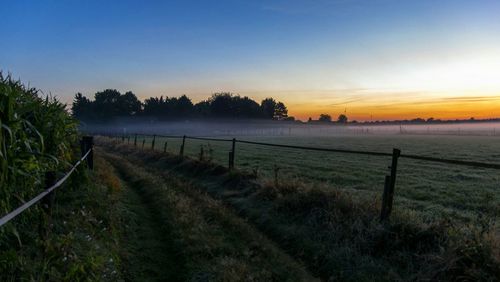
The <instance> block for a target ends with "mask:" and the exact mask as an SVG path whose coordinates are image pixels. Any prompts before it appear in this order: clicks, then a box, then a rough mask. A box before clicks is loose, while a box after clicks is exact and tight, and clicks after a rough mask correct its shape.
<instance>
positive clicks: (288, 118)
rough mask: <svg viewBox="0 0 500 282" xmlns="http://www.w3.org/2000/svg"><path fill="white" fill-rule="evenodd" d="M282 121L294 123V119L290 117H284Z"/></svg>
mask: <svg viewBox="0 0 500 282" xmlns="http://www.w3.org/2000/svg"><path fill="white" fill-rule="evenodd" d="M283 120H286V121H295V117H292V116H288V117H286V118H285V119H283Z"/></svg>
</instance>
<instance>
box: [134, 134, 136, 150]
mask: <svg viewBox="0 0 500 282" xmlns="http://www.w3.org/2000/svg"><path fill="white" fill-rule="evenodd" d="M134 147H137V134H135V136H134Z"/></svg>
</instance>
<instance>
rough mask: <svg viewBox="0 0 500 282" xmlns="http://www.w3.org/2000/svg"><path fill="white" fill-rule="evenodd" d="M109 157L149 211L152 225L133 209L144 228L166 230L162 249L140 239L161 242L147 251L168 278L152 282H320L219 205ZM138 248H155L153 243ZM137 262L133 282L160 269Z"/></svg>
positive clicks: (133, 226) (181, 184) (180, 183)
mask: <svg viewBox="0 0 500 282" xmlns="http://www.w3.org/2000/svg"><path fill="white" fill-rule="evenodd" d="M106 158H107V159H108V160H110V162H111V163H113V165H114V166H115V167H116V168H117V171H119V173H120V175H121V176H122V178H123V179H124V182H125V183H127V184H126V185H127V186H128V187H129V188H130V190H133V191H135V192H132V193H133V195H131V198H129V199H132V200H133V198H136V199H137V200H136V201H135V202H136V203H137V202H138V201H140V202H142V207H148V208H147V209H148V210H149V211H145V213H146V214H149V216H146V217H148V218H149V220H145V218H146V217H145V216H140V214H138V213H137V211H138V209H140V208H138V207H135V208H134V207H131V206H130V203H129V205H128V206H129V209H128V210H129V211H130V212H134V211H135V213H136V216H135V218H137V219H141V220H142V221H141V222H142V223H141V224H142V225H143V226H144V225H149V223H147V222H146V223H145V222H144V221H150V223H151V221H152V222H155V223H156V226H155V227H156V228H154V229H156V230H164V233H163V237H162V238H163V239H162V240H163V241H162V242H160V243H159V244H157V243H158V242H159V241H158V240H154V239H151V238H144V237H142V238H139V239H142V240H146V241H148V240H149V241H150V242H156V243H153V246H154V247H153V248H148V247H146V248H144V247H143V248H141V249H142V250H144V249H146V250H145V252H146V253H151V254H152V255H151V256H152V257H150V260H153V261H156V260H158V261H162V267H163V270H165V271H166V273H164V274H163V276H162V275H158V276H156V277H151V276H150V277H149V279H150V280H151V279H152V280H155V279H157V280H161V279H163V280H164V279H165V278H166V277H169V281H174V280H184V281H313V280H314V278H312V277H311V276H310V275H309V274H308V273H307V272H306V271H304V268H303V267H302V266H301V265H300V264H299V263H298V262H296V261H294V260H293V259H291V258H290V257H288V256H287V255H286V254H284V253H283V252H281V251H280V250H279V249H278V248H276V247H275V246H274V245H273V243H272V242H270V241H269V240H268V239H266V238H265V237H264V236H262V235H261V234H260V233H259V232H257V231H256V230H254V229H253V228H252V227H250V226H249V225H248V224H247V223H246V222H245V221H244V220H242V219H241V218H239V217H238V216H236V215H235V214H233V213H232V211H231V210H229V209H227V208H225V207H224V206H223V205H222V204H221V203H220V202H219V201H217V200H214V199H213V198H211V197H209V196H208V195H206V194H204V193H200V192H199V191H198V190H196V189H193V187H191V186H190V185H189V184H187V183H186V182H184V181H179V180H178V179H163V178H161V177H158V176H157V175H155V174H151V173H150V172H148V171H147V170H145V169H144V168H141V167H139V166H136V165H133V164H131V163H130V162H129V161H127V160H125V159H124V158H122V157H116V156H113V155H111V154H107V155H106ZM137 215H138V216H137ZM151 215H154V216H153V217H152V216H151ZM132 217H134V216H132ZM137 225H138V222H133V221H132V222H129V223H128V225H127V227H126V228H127V229H130V228H131V229H132V230H134V229H137ZM151 232H156V231H151ZM139 233H141V232H139ZM138 244H139V245H143V246H144V245H149V243H148V242H142V243H138ZM162 248H164V249H168V253H169V254H170V258H169V257H165V256H164V257H163V258H162V257H160V254H158V253H156V254H155V253H154V252H155V250H156V251H158V250H161V249H162ZM132 252H134V251H133V248H132ZM172 256H174V257H175V260H172ZM133 261H136V263H135V269H136V270H133V271H132V272H130V276H129V279H132V280H136V279H134V277H135V278H137V277H140V276H137V275H140V273H141V271H137V269H147V268H148V267H153V268H155V267H154V265H152V262H151V261H149V260H144V259H136V260H133V259H132V261H131V262H133ZM132 264H134V263H132ZM132 264H131V265H132ZM153 264H154V262H153ZM156 269H158V268H156ZM169 272H170V274H168V273H169ZM172 272H173V274H172ZM168 275H170V276H168Z"/></svg>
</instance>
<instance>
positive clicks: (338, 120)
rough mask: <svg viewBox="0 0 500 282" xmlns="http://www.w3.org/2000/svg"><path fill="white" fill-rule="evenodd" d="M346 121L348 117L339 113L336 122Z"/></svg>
mask: <svg viewBox="0 0 500 282" xmlns="http://www.w3.org/2000/svg"><path fill="white" fill-rule="evenodd" d="M347 121H348V118H347V116H346V115H344V114H341V115H339V117H338V118H337V122H338V123H347Z"/></svg>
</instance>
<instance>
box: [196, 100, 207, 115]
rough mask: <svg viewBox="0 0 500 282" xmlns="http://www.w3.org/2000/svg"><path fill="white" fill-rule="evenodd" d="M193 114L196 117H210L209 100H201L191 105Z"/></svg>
mask: <svg viewBox="0 0 500 282" xmlns="http://www.w3.org/2000/svg"><path fill="white" fill-rule="evenodd" d="M193 111H194V114H195V115H196V116H197V117H210V102H208V101H206V100H205V101H201V102H198V103H196V105H194V107H193Z"/></svg>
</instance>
